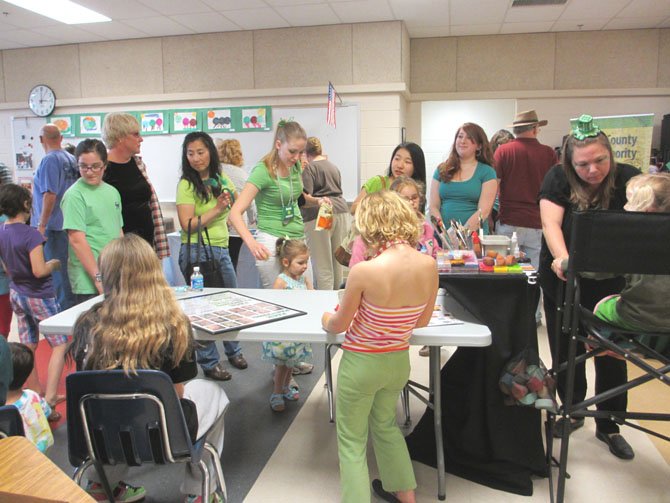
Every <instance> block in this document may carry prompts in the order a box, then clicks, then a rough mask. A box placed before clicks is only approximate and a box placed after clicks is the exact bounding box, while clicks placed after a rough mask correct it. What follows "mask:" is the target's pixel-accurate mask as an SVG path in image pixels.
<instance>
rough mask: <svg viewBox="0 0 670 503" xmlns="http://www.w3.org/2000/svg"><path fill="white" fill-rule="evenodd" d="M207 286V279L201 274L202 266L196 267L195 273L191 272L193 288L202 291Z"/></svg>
mask: <svg viewBox="0 0 670 503" xmlns="http://www.w3.org/2000/svg"><path fill="white" fill-rule="evenodd" d="M204 288H205V279H204V278H203V277H202V274H200V268H199V267H197V266H196V267H194V268H193V274H191V290H194V291H198V292H199V291H202V290H203V289H204Z"/></svg>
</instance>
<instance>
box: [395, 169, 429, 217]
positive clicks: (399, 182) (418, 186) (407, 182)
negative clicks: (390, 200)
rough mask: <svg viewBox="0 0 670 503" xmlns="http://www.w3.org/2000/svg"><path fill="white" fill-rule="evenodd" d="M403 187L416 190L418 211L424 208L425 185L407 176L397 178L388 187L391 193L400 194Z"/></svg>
mask: <svg viewBox="0 0 670 503" xmlns="http://www.w3.org/2000/svg"><path fill="white" fill-rule="evenodd" d="M405 187H412V188H413V189H415V190H416V193H417V194H419V198H420V201H419V210H422V209H423V208H424V207H425V206H426V185H425V184H424V183H423V182H420V181H418V180H415V179H414V178H410V177H408V176H399V177H397V178H396V179H395V180H393V183H392V184H391V187H389V188H390V189H391V190H392V191H393V192H397V193H398V194H400V192H402V190H403V189H404V188H405Z"/></svg>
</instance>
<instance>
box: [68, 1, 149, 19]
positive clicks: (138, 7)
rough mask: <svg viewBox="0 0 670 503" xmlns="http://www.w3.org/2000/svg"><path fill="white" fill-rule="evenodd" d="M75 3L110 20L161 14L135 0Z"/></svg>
mask: <svg viewBox="0 0 670 503" xmlns="http://www.w3.org/2000/svg"><path fill="white" fill-rule="evenodd" d="M77 3H80V4H81V5H83V6H84V7H88V8H89V9H93V10H94V11H96V12H99V13H100V14H104V15H105V16H107V17H111V18H112V20H119V19H131V18H138V17H154V16H158V15H160V14H161V12H162V11H160V10H154V9H150V8H149V7H147V6H146V5H144V4H142V3H140V2H138V1H137V0H114V1H113V2H110V1H109V0H77Z"/></svg>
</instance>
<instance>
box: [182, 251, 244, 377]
mask: <svg viewBox="0 0 670 503" xmlns="http://www.w3.org/2000/svg"><path fill="white" fill-rule="evenodd" d="M187 247H188V245H187V244H185V243H182V245H181V248H180V249H179V268H180V269H181V272H182V274H183V275H184V279H185V280H186V283H187V284H189V283H190V280H191V279H190V278H188V277H187V276H186V260H187V258H186V255H187V251H188V248H187ZM211 249H212V253H213V255H214V258H215V259H217V260H218V261H219V264H220V265H221V273H222V275H223V284H224V286H225V287H226V288H237V277H236V276H235V269H234V268H233V262H232V261H231V260H230V254H229V253H228V248H223V247H221V246H212V248H211ZM208 250H209V248H208ZM196 255H197V245H195V244H191V261H192V262H196V261H199V260H205V251H204V249H203V247H202V246H200V258H199V259H198V257H197V256H196ZM205 286H207V285H205ZM200 345H201V347H200V348H199V349H197V350H196V352H195V356H196V360H197V362H198V364H199V365H200V366H201V367H202V369H203V370H211V369H212V368H214V367H215V366H216V364H217V363H219V359H220V356H219V351H218V350H217V349H216V343H215V342H214V341H202V342H201V343H200ZM223 349H224V351H225V352H226V356H227V357H228V358H232V357H233V356H236V355H238V354H241V353H242V349H241V348H240V345H239V343H238V342H237V341H232V342H228V341H226V342H224V343H223Z"/></svg>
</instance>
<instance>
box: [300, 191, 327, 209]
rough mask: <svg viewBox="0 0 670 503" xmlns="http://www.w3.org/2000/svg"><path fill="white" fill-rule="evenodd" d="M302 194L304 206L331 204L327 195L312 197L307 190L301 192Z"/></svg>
mask: <svg viewBox="0 0 670 503" xmlns="http://www.w3.org/2000/svg"><path fill="white" fill-rule="evenodd" d="M302 195H303V196H305V206H321V205H322V204H324V203H328V204H332V203H331V202H330V198H329V197H327V196H323V197H314V196H313V195H311V194H308V193H307V192H303V193H302Z"/></svg>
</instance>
